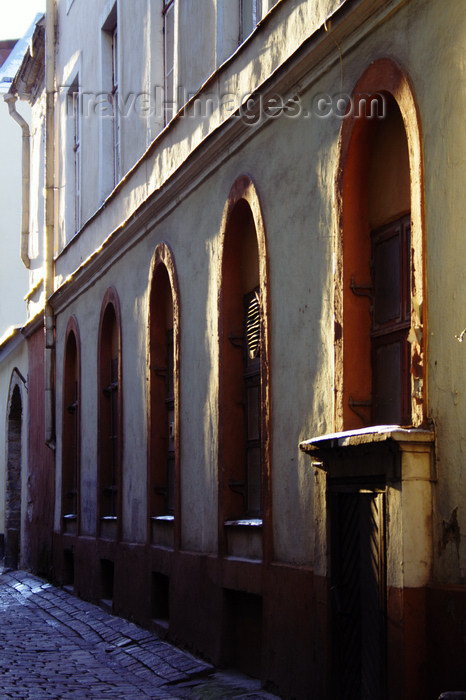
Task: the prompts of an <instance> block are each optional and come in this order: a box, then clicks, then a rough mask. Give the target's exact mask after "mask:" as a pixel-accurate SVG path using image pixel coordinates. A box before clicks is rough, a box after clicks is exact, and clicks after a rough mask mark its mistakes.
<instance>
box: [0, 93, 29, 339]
mask: <svg viewBox="0 0 466 700" xmlns="http://www.w3.org/2000/svg"><path fill="white" fill-rule="evenodd" d="M19 110H20V111H21V112H22V113H25V118H26V119H27V118H28V110H27V109H26V110H24V108H19ZM0 152H1V154H2V163H3V165H2V168H1V170H0V212H1V216H0V240H1V250H2V274H1V275H0V338H2V337H3V336H4V335H5V333H6V331H7V330H8V328H9V327H10V326H18V325H21V324H23V323H24V321H25V320H26V305H25V303H24V295H25V293H26V289H27V279H28V275H27V271H26V268H25V267H24V265H23V263H22V262H21V258H20V254H19V251H20V233H21V129H20V127H19V126H18V124H16V122H14V121H13V119H12V118H11V117H10V115H9V113H8V106H7V105H6V104H5V103H4V101H3V95H2V94H0Z"/></svg>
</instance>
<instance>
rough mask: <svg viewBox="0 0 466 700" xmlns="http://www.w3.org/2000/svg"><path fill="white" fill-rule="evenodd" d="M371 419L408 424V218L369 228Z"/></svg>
mask: <svg viewBox="0 0 466 700" xmlns="http://www.w3.org/2000/svg"><path fill="white" fill-rule="evenodd" d="M371 238H372V265H371V266H372V304H371V307H372V324H371V343H372V387H373V401H372V422H373V423H374V424H381V423H392V424H398V425H408V424H409V423H410V422H411V397H410V374H409V367H410V351H409V350H410V348H409V343H408V333H409V328H410V326H411V286H410V269H411V265H410V248H411V246H410V243H411V237H410V218H409V216H405V217H403V218H402V219H401V220H399V221H397V222H395V223H392V224H389V225H388V226H383V227H382V228H380V229H378V230H376V231H373V232H372V236H371Z"/></svg>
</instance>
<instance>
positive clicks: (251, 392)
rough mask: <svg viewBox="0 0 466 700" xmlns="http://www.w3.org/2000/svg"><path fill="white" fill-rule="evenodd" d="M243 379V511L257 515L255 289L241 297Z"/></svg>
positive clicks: (257, 341) (257, 303)
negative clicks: (242, 311)
mask: <svg viewBox="0 0 466 700" xmlns="http://www.w3.org/2000/svg"><path fill="white" fill-rule="evenodd" d="M243 338H244V341H243V348H244V353H243V381H244V406H245V420H244V424H245V452H246V474H245V477H246V478H245V484H244V506H243V511H244V514H245V515H247V516H248V517H251V516H254V517H261V515H262V504H261V449H260V414H261V399H260V382H261V379H260V369H261V366H260V363H261V359H260V344H261V309H260V295H259V288H258V287H256V288H255V289H254V290H253V291H251V292H249V293H248V294H246V295H245V297H244V335H243Z"/></svg>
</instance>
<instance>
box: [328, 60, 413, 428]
mask: <svg viewBox="0 0 466 700" xmlns="http://www.w3.org/2000/svg"><path fill="white" fill-rule="evenodd" d="M395 95H396V99H395ZM352 110H353V111H352V115H351V116H349V117H347V118H346V119H345V121H344V124H343V127H342V136H341V155H340V167H339V170H338V178H337V203H338V215H339V220H338V222H337V223H338V235H337V237H336V251H335V258H336V261H337V265H336V270H337V272H336V275H337V280H336V284H335V320H336V324H335V330H336V335H335V347H336V367H337V368H339V367H342V368H343V372H337V379H336V382H337V403H336V429H345V430H346V429H352V428H353V429H355V428H360V427H364V426H369V425H376V424H398V425H411V424H414V425H419V424H421V423H422V421H423V418H424V410H423V407H424V403H425V396H424V383H423V364H425V363H423V352H424V347H423V332H422V326H423V318H422V313H423V297H424V285H423V256H422V248H423V229H422V186H421V182H422V178H421V148H420V134H419V126H418V122H417V112H416V108H415V104H414V101H413V97H412V93H411V91H410V88H409V85H408V83H407V81H406V78H405V77H404V76H403V74H402V72H401V70H400V69H399V68H398V67H397V66H396V65H395V64H394V63H393V62H391V61H389V60H387V59H384V60H380V61H376V62H375V63H374V64H373V65H372V66H371V68H370V69H369V70H368V71H367V72H366V73H365V74H364V76H363V77H362V78H361V80H360V81H359V82H358V85H357V86H356V88H355V90H354V92H353V96H352Z"/></svg>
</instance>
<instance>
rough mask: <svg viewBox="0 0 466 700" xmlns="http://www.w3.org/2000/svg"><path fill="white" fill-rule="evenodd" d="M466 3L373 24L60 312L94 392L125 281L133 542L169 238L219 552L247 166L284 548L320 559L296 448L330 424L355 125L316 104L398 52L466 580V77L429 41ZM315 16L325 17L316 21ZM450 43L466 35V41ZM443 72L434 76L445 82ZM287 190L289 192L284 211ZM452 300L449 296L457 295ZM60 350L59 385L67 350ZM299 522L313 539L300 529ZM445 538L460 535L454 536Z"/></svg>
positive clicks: (455, 545)
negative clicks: (104, 315)
mask: <svg viewBox="0 0 466 700" xmlns="http://www.w3.org/2000/svg"><path fill="white" fill-rule="evenodd" d="M300 9H301V10H303V8H302V7H301V8H300ZM421 10H422V11H421ZM296 11H297V10H296ZM426 13H427V18H428V21H427V20H426ZM461 14H462V13H461V12H459V10H455V7H454V6H453V5H452V6H451V7H450V8H449V12H445V11H444V10H442V11H441V10H440V9H438V7H437V5H436V4H433V3H427V5H426V4H425V3H423V2H417V3H410V4H409V5H408V6H406V7H404V8H402V9H401V10H400V11H399V12H398V13H396V14H395V15H393V16H392V17H391V19H390V20H389V22H388V24H387V25H384V26H383V27H381V28H380V29H379V30H374V31H373V32H369V33H368V36H367V37H366V39H365V42H364V44H363V45H362V47H361V49H360V51H359V53H358V54H357V55H356V54H354V53H352V54H348V55H344V56H343V61H342V64H341V66H340V63H339V61H337V56H336V57H335V59H336V60H335V63H334V66H333V68H332V69H331V70H330V71H327V72H324V73H323V75H322V77H321V78H320V79H319V80H318V81H317V82H316V83H314V85H313V86H312V88H310V89H309V90H307V91H306V92H305V93H303V94H301V95H300V102H299V104H300V109H301V114H300V115H299V116H298V117H295V118H292V117H282V118H280V119H279V120H269V121H268V122H266V124H265V126H263V127H261V128H259V129H254V128H253V127H251V130H250V133H251V134H253V133H254V138H253V139H252V140H249V141H248V143H247V147H246V146H243V147H239V148H238V149H237V151H236V152H235V153H234V154H233V155H232V156H231V157H230V158H229V159H228V161H227V162H226V163H225V164H224V165H223V166H222V169H221V170H220V171H218V172H217V174H216V175H215V177H212V178H210V179H208V180H207V181H205V182H201V183H200V184H199V185H198V186H197V187H196V188H195V189H194V190H193V191H192V192H191V193H190V194H189V196H188V197H185V198H183V197H182V198H181V199H178V202H177V203H178V206H177V208H176V209H174V210H172V211H171V212H170V213H169V215H168V216H167V217H166V218H164V220H163V222H162V223H160V224H157V225H154V226H153V228H152V227H151V224H150V223H149V224H145V226H146V228H147V230H148V231H149V232H148V233H147V235H146V236H145V238H144V239H142V240H141V242H140V243H139V244H138V245H137V246H136V247H134V248H133V249H131V250H130V251H129V252H128V253H126V255H125V256H124V258H122V259H120V260H118V261H117V262H116V263H115V265H114V266H113V267H112V268H111V270H110V271H108V272H107V273H105V275H103V276H102V277H101V278H99V279H98V281H97V282H96V283H95V284H94V285H93V286H92V287H91V288H90V289H89V291H88V292H87V293H86V294H83V296H82V297H81V299H80V300H79V301H76V302H74V304H73V305H72V306H70V308H69V309H67V311H66V313H64V314H60V315H59V317H58V326H57V328H58V335H57V339H58V343H57V345H58V348H60V347H62V343H61V339H62V338H63V333H64V330H65V327H66V323H67V319H68V314H69V313H75V314H76V316H77V318H78V321H79V324H80V328H81V331H82V338H85V339H86V342H85V343H84V347H83V354H82V362H83V392H84V393H83V395H86V394H87V393H88V392H89V393H90V395H91V396H92V395H93V393H95V377H96V351H97V329H98V318H99V313H100V303H101V300H102V298H103V295H104V293H105V290H106V288H107V287H108V286H109V285H110V284H114V285H115V287H116V289H117V291H118V292H119V295H120V300H121V304H122V336H123V377H124V379H123V381H124V385H123V392H124V396H125V399H124V403H125V409H124V425H125V431H124V432H125V445H124V470H123V471H124V484H125V488H124V504H123V512H124V533H125V538H129V539H130V540H134V541H139V540H140V539H141V538H143V533H144V524H143V523H144V516H145V496H144V484H145V464H146V445H145V439H144V435H145V431H146V417H145V413H146V367H145V363H146V342H147V339H146V331H147V305H148V276H149V263H150V259H151V255H152V251H153V250H154V248H155V245H156V244H157V243H158V242H159V241H161V240H165V241H167V242H168V244H169V245H170V247H171V248H172V250H173V252H174V259H175V264H176V266H177V271H178V277H179V280H180V294H181V309H182V310H181V325H182V333H181V338H182V340H181V343H182V348H181V366H182V377H181V387H182V388H181V406H182V408H181V411H182V414H181V431H182V459H181V463H182V502H183V525H182V529H183V543H184V546H186V547H187V548H189V549H194V550H205V551H215V548H216V522H215V521H216V512H217V511H216V509H217V494H216V488H215V484H216V468H217V467H216V454H217V452H216V430H217V424H218V417H217V391H218V385H217V369H216V362H217V357H218V355H217V352H218V351H217V347H216V345H217V336H216V333H217V330H216V323H217V307H216V303H217V301H216V291H217V284H218V270H219V259H220V250H219V230H220V224H221V216H222V211H223V206H224V203H225V201H226V198H227V194H228V191H229V189H230V187H231V185H232V183H233V182H234V180H235V179H236V177H237V176H238V175H239V174H240V173H243V172H246V173H248V174H249V175H250V176H251V177H252V179H253V181H254V182H255V184H256V186H257V189H258V193H259V196H260V199H261V203H262V207H263V214H264V222H265V228H266V234H267V242H268V252H269V260H270V288H271V299H272V307H271V314H272V322H271V328H272V387H273V389H272V396H273V410H272V416H273V450H272V451H273V468H272V474H273V476H272V483H273V500H274V506H273V513H274V533H275V555H276V557H277V559H279V560H283V561H290V562H296V563H308V564H309V563H312V557H313V542H312V534H311V533H312V530H313V513H312V509H313V505H312V503H313V501H312V474H311V470H310V467H309V464H308V463H307V461H306V458H305V457H304V456H302V455H300V454H299V452H298V449H297V444H298V442H299V441H300V440H302V439H305V438H307V437H309V436H312V435H319V434H323V433H325V432H328V431H330V430H331V429H332V416H333V371H334V368H333V322H332V314H333V296H332V284H333V271H332V257H331V256H332V241H333V227H334V221H333V211H332V204H333V189H334V178H335V163H336V159H337V153H338V137H339V130H340V126H341V120H340V119H338V118H336V117H334V116H332V115H330V116H329V117H328V118H326V119H324V118H319V117H318V116H316V115H315V112H314V111H313V110H314V103H313V100H314V97H315V95H316V94H319V93H328V94H331V95H333V94H335V93H337V92H338V90H339V86H340V81H341V79H343V84H342V87H343V91H345V92H348V93H350V92H351V89H352V87H353V85H354V84H355V82H356V81H357V79H358V78H359V76H360V74H361V72H362V67H365V65H367V63H369V61H370V60H373V59H374V58H376V57H380V56H386V55H392V56H395V57H396V60H397V61H398V62H399V64H400V65H401V66H403V68H404V69H405V70H406V72H407V74H408V75H410V76H411V79H412V83H413V89H414V94H415V96H416V99H417V102H418V106H419V112H420V118H421V124H422V128H423V136H424V142H423V143H424V166H425V187H426V203H425V222H426V227H425V228H426V266H427V304H426V310H425V318H427V324H428V338H427V340H428V357H429V381H428V389H429V397H430V398H429V401H430V403H429V410H430V414H431V417H432V418H433V419H434V420H435V422H436V424H437V429H438V439H439V441H438V454H437V456H438V468H439V477H440V479H439V483H438V486H437V487H436V494H437V495H436V503H438V506H439V517H438V522H437V523H436V526H437V535H436V538H437V541H436V545H437V544H439V543H440V544H439V547H438V548H437V546H436V558H437V569H436V570H437V574H436V575H438V576H440V578H442V577H445V576H447V577H450V576H451V575H452V574H453V576H454V578H455V579H456V580H458V581H459V580H461V577H462V575H463V574H462V573H461V569H462V568H463V567H464V564H465V562H464V558H465V556H466V555H465V554H464V553H463V552H462V551H461V549H460V546H459V543H460V539H458V538H457V536H456V534H455V532H456V531H454V530H452V531H451V530H448V528H447V535H445V536H443V534H442V533H443V532H445V527H446V526H444V525H442V520H445V521H446V523H448V522H449V520H450V519H451V517H452V512H453V510H454V509H455V507H456V505H458V504H459V503H460V502H461V500H462V499H461V498H459V496H460V494H463V493H464V488H465V485H464V483H463V479H462V477H461V469H460V464H461V455H462V449H463V444H462V438H461V437H460V436H459V434H461V428H460V426H461V425H462V416H464V403H463V402H464V385H463V382H464V362H465V358H464V352H463V346H462V345H461V344H460V343H458V341H457V340H456V339H455V337H454V336H455V333H459V332H460V331H461V330H462V328H463V325H464V322H463V321H464V320H463V319H462V318H461V309H462V306H463V305H462V301H463V300H462V298H461V296H462V294H463V293H464V292H463V287H464V285H462V284H461V281H462V280H464V272H463V271H462V269H461V255H460V249H461V244H460V241H459V238H458V235H457V232H458V231H459V230H460V229H461V221H462V217H463V214H462V210H461V207H460V206H459V204H458V202H459V201H460V198H459V196H456V197H455V196H451V193H453V194H454V193H455V192H456V191H457V188H458V187H460V184H459V183H460V182H461V170H460V168H461V157H460V155H459V154H460V153H462V152H464V151H465V149H466V146H465V144H464V143H463V141H464V136H463V135H462V133H463V132H462V130H461V129H460V125H459V123H457V122H456V118H457V117H456V115H457V114H459V113H460V112H461V110H460V106H461V105H460V102H461V100H462V99H464V96H463V95H462V93H461V91H458V93H457V92H456V91H454V90H452V89H451V85H450V82H449V81H444V80H443V81H442V80H441V78H440V76H441V75H443V73H442V71H445V72H447V71H449V73H450V75H451V74H452V71H453V72H455V71H456V72H457V76H456V77H457V81H458V83H457V84H461V79H462V77H463V76H462V74H461V70H462V69H461V62H459V61H452V57H451V56H450V55H449V52H448V50H447V48H445V50H444V51H441V50H440V48H439V52H438V53H436V54H431V53H429V52H427V53H426V52H424V51H423V50H422V47H423V46H425V45H428V43H429V41H430V32H431V31H432V30H431V27H433V26H438V25H439V24H441V25H442V26H444V27H445V31H446V35H448V36H451V33H450V32H452V33H453V35H456V36H458V37H459V36H460V35H461V32H462V31H464V18H463V17H462V16H461ZM291 16H293V13H291ZM421 16H422V17H423V20H422V21H421V20H420V19H419V18H420V17H421ZM290 21H291V20H290ZM306 26H307V27H312V26H314V25H313V24H312V23H311V22H310V21H309V20H308V23H307V25H306ZM286 36H288V34H286ZM452 43H453V44H455V45H457V46H458V45H459V41H457V42H452ZM344 48H345V47H344V46H343V50H344ZM335 51H336V49H335ZM421 54H422V56H423V59H422V61H420V60H419V56H420V55H421ZM364 58H367V61H366V63H364ZM421 64H422V66H421ZM128 70H129V69H128ZM433 74H434V75H435V76H437V78H436V80H432V78H431V76H432V75H433ZM453 82H456V80H455V81H453ZM433 84H435V85H436V90H435V91H433V90H432V85H433ZM305 115H308V116H307V117H306V116H305ZM451 115H455V116H454V117H453V118H452V116H451ZM175 128H176V127H175ZM180 148H182V146H181V145H180ZM284 173H286V177H284ZM439 180H440V181H441V182H443V183H448V185H447V184H445V187H446V188H447V190H444V191H442V189H441V188H439V186H438V183H439ZM89 189H91V188H89ZM447 191H448V192H449V194H448V197H447V196H446V192H447ZM122 195H123V193H122ZM137 201H138V197H136V199H127V198H126V197H125V196H120V197H119V198H118V201H117V200H115V202H113V203H112V205H111V206H112V207H120V208H121V207H123V206H126V207H127V212H128V213H129V211H131V204H132V203H134V204H135V203H137ZM283 202H286V203H287V206H286V207H284V206H283ZM445 202H447V204H446V205H445V206H444V203H445ZM128 207H129V209H128ZM123 218H124V216H123V214H121V219H123ZM105 230H106V229H105V226H104V227H101V231H105ZM108 233H110V231H109V230H108ZM87 234H88V232H86V235H84V236H83V240H84V239H86V238H87V237H88V235H87ZM89 235H90V237H91V238H92V234H89ZM79 245H81V244H79ZM72 257H73V258H74V254H72ZM70 261H71V258H70ZM135 270H137V275H135V274H134V271H135ZM447 270H448V271H449V274H447ZM455 271H456V272H455ZM285 290H286V292H287V293H286V294H284V291H285ZM445 299H451V306H450V307H449V306H448V305H446V304H445ZM57 361H58V364H57V368H58V372H57V379H58V383H57V395H58V396H60V392H61V383H60V379H61V367H62V357H61V355H60V350H59V353H58V357H57ZM335 371H336V372H338V368H335ZM442 387H443V388H442ZM94 405H95V404H94V402H92V403H91V406H90V410H89V411H88V412H87V413H86V415H85V417H84V418H83V431H84V432H83V445H84V448H83V453H82V463H83V464H82V469H83V476H82V479H83V481H82V486H83V497H84V503H85V504H87V505H88V506H91V504H92V503H93V499H94V498H95V485H94V481H93V479H94V478H95V460H96V457H95V454H96V451H95V450H96V443H97V438H96V416H95V413H94V411H95V409H94V408H93V406H94ZM194 407H195V408H194ZM193 408H194V410H193ZM59 420H60V415H59V414H58V421H59ZM463 427H464V426H463ZM58 454H59V450H58ZM59 473H60V465H59V460H58V463H57V474H59ZM87 512H88V508H87V507H84V508H83V517H84V521H83V527H84V531H85V532H88V533H89V534H91V533H92V532H93V528H94V523H91V522H90V521H89V522H88V521H87V520H86V518H88V517H90V516H88V515H85V513H87ZM57 517H58V516H57V515H56V521H55V522H56V526H57ZM457 517H458V520H459V525H458V526H459V530H460V532H461V531H462V530H463V529H464V517H465V516H464V514H463V513H462V511H461V508H459V510H458V513H457ZM442 528H443V529H442ZM297 532H299V533H301V536H299V537H297V536H296V533H297ZM450 532H453V535H449V534H448V533H450ZM442 537H446V538H447V539H446V541H445V544H442V543H443V541H444V540H443V539H442ZM455 538H456V539H455ZM440 545H441V546H440ZM455 572H456V573H455Z"/></svg>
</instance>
